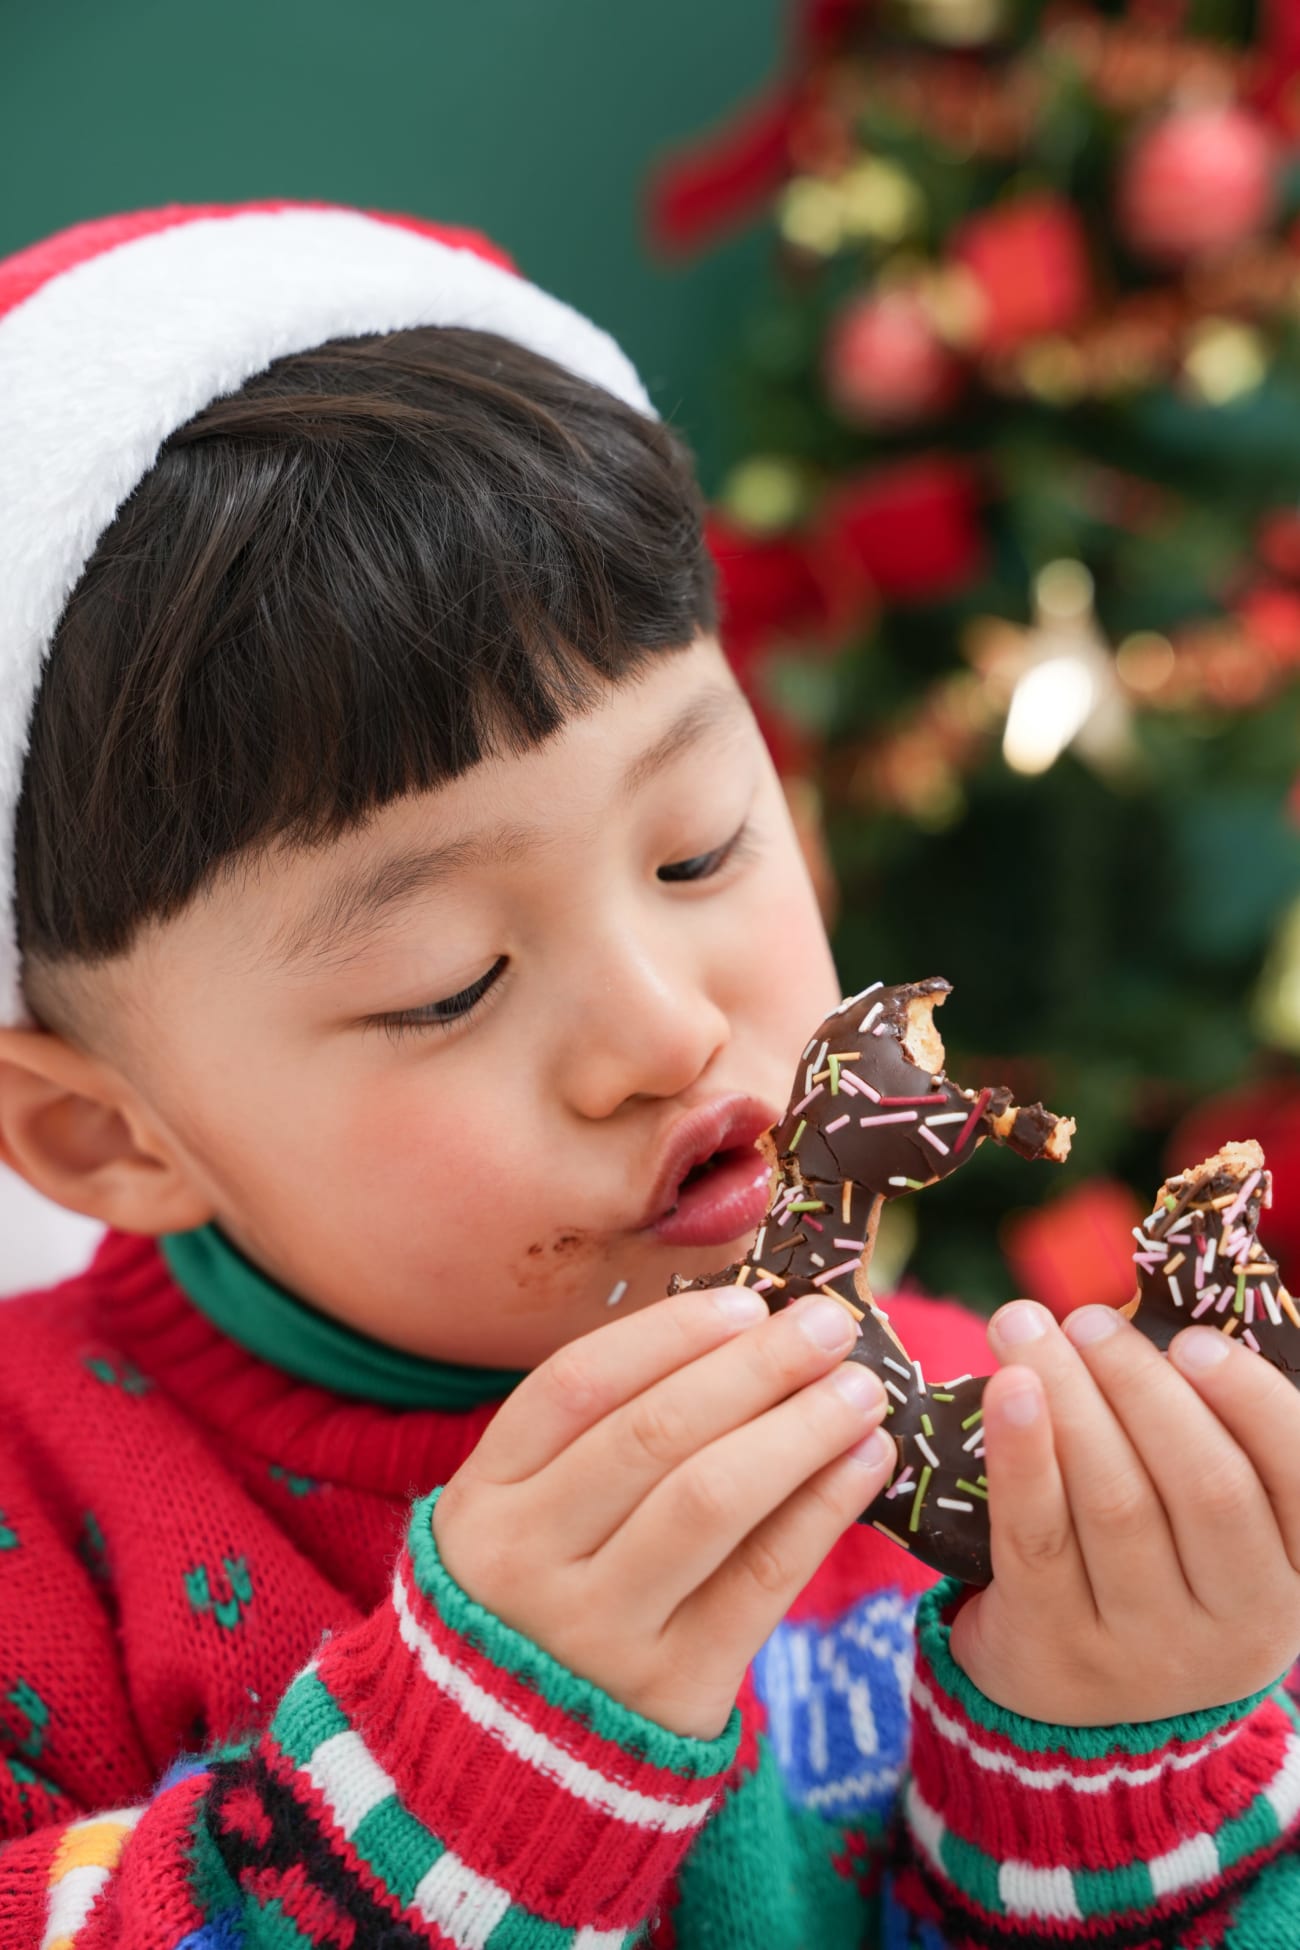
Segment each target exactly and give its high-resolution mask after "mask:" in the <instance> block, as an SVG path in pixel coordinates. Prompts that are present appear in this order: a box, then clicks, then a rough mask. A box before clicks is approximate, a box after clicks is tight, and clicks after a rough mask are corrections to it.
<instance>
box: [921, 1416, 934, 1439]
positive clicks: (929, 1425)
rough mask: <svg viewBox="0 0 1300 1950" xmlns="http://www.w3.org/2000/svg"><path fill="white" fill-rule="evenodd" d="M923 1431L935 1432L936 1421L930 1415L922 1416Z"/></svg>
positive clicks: (931, 1433) (926, 1433)
mask: <svg viewBox="0 0 1300 1950" xmlns="http://www.w3.org/2000/svg"><path fill="white" fill-rule="evenodd" d="M921 1433H922V1434H923V1435H933V1434H934V1423H933V1422H932V1421H931V1420H930V1418H929V1416H928V1415H923V1416H922V1417H921Z"/></svg>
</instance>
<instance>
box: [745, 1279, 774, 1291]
mask: <svg viewBox="0 0 1300 1950" xmlns="http://www.w3.org/2000/svg"><path fill="white" fill-rule="evenodd" d="M771 1285H772V1282H771V1280H755V1281H754V1284H753V1286H751V1288H750V1289H749V1290H750V1292H751V1293H766V1292H767V1290H768V1288H769V1287H770V1286H771Z"/></svg>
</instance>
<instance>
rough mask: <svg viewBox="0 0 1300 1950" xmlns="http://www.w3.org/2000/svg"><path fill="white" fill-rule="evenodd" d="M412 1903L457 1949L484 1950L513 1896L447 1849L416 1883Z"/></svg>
mask: <svg viewBox="0 0 1300 1950" xmlns="http://www.w3.org/2000/svg"><path fill="white" fill-rule="evenodd" d="M411 1906H412V1908H413V1909H415V1910H417V1911H418V1912H419V1914H420V1915H421V1916H423V1917H424V1918H425V1920H426V1922H429V1923H436V1924H437V1926H438V1928H439V1929H440V1930H443V1931H445V1932H446V1934H447V1935H448V1936H449V1937H451V1938H452V1940H453V1941H454V1943H455V1945H456V1950H484V1946H485V1944H486V1943H487V1940H488V1938H489V1936H491V1934H492V1932H493V1930H494V1929H495V1928H496V1926H497V1924H498V1923H499V1922H500V1921H501V1918H502V1917H503V1916H504V1915H505V1913H506V1911H507V1910H508V1909H509V1907H510V1898H509V1896H508V1895H507V1893H506V1891H505V1890H504V1889H499V1888H498V1887H497V1885H496V1883H495V1882H489V1881H488V1880H487V1878H486V1877H485V1876H481V1875H476V1874H475V1872H474V1870H473V1869H471V1868H470V1867H469V1865H468V1863H465V1862H462V1861H461V1859H460V1857H459V1856H458V1855H453V1854H452V1852H451V1850H450V1849H448V1850H447V1851H446V1852H445V1854H443V1855H440V1856H439V1857H438V1860H437V1861H436V1862H435V1863H434V1865H433V1867H432V1868H431V1869H429V1870H428V1871H427V1872H426V1873H425V1874H424V1875H422V1876H421V1878H420V1880H419V1882H418V1883H417V1884H416V1885H415V1894H414V1895H413V1896H412V1898H411Z"/></svg>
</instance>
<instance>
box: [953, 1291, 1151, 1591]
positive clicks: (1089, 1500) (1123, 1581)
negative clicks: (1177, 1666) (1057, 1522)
mask: <svg viewBox="0 0 1300 1950" xmlns="http://www.w3.org/2000/svg"><path fill="white" fill-rule="evenodd" d="M989 1339H990V1341H991V1342H992V1344H993V1346H994V1348H995V1350H996V1351H997V1353H998V1356H999V1359H1001V1360H1006V1361H1013V1362H1015V1363H1017V1364H1023V1365H1024V1366H1026V1367H1030V1368H1032V1369H1033V1370H1034V1372H1035V1374H1037V1376H1038V1378H1039V1380H1040V1381H1041V1382H1042V1384H1043V1387H1044V1389H1045V1391H1046V1394H1047V1406H1048V1413H1049V1414H1050V1416H1051V1422H1052V1439H1053V1443H1054V1446H1055V1451H1056V1461H1057V1466H1058V1468H1059V1469H1060V1472H1061V1480H1062V1482H1063V1483H1064V1485H1065V1496H1066V1501H1067V1503H1068V1504H1069V1506H1070V1517H1071V1520H1072V1522H1073V1524H1074V1529H1075V1533H1076V1536H1077V1538H1078V1545H1079V1550H1080V1552H1081V1553H1082V1557H1083V1562H1084V1565H1085V1567H1086V1569H1087V1574H1088V1585H1089V1588H1090V1590H1091V1591H1092V1594H1093V1598H1094V1600H1095V1602H1096V1605H1097V1607H1098V1609H1099V1610H1100V1611H1101V1612H1103V1613H1104V1614H1105V1615H1107V1616H1109V1617H1112V1618H1122V1617H1124V1616H1126V1615H1127V1614H1128V1613H1129V1612H1130V1611H1131V1610H1132V1609H1133V1608H1134V1606H1135V1605H1139V1604H1143V1603H1145V1602H1147V1598H1148V1596H1149V1593H1150V1590H1151V1586H1152V1583H1153V1582H1157V1583H1159V1584H1160V1585H1161V1588H1162V1589H1166V1590H1168V1591H1170V1592H1173V1591H1185V1590H1186V1585H1185V1581H1184V1578H1183V1573H1182V1566H1181V1565H1180V1563H1179V1561H1178V1553H1177V1551H1176V1550H1175V1549H1174V1540H1173V1536H1172V1533H1171V1532H1170V1529H1169V1525H1168V1522H1167V1521H1166V1518H1165V1513H1164V1510H1163V1508H1162V1507H1161V1503H1160V1499H1159V1497H1158V1496H1157V1495H1156V1491H1155V1486H1154V1484H1153V1483H1152V1481H1151V1478H1150V1477H1149V1476H1148V1475H1147V1472H1146V1470H1145V1468H1144V1467H1143V1464H1142V1460H1141V1458H1140V1456H1139V1455H1138V1453H1137V1451H1136V1450H1135V1449H1134V1447H1133V1444H1132V1443H1131V1442H1130V1441H1129V1439H1128V1436H1127V1435H1126V1434H1125V1432H1124V1430H1123V1429H1122V1428H1121V1426H1120V1423H1119V1421H1118V1419H1117V1418H1116V1416H1115V1415H1114V1413H1113V1412H1112V1410H1111V1409H1110V1407H1109V1406H1108V1405H1107V1403H1106V1400H1105V1398H1104V1396H1103V1395H1102V1393H1101V1390H1100V1389H1099V1388H1098V1386H1097V1384H1096V1382H1095V1381H1094V1380H1093V1378H1092V1376H1091V1375H1090V1374H1089V1373H1088V1370H1087V1368H1086V1367H1085V1366H1084V1364H1083V1362H1082V1360H1081V1359H1080V1357H1079V1355H1078V1354H1077V1353H1076V1351H1075V1349H1074V1348H1072V1347H1071V1346H1070V1343H1069V1342H1068V1341H1067V1340H1066V1338H1065V1336H1064V1334H1063V1333H1062V1332H1061V1330H1060V1328H1059V1327H1058V1326H1057V1324H1056V1322H1055V1321H1054V1320H1053V1319H1052V1316H1051V1315H1050V1314H1049V1313H1048V1311H1047V1309H1046V1308H1045V1307H1039V1306H1036V1305H1035V1303H1034V1302H1033V1301H1032V1300H1016V1301H1013V1302H1012V1303H1011V1305H1010V1306H1007V1307H1003V1308H1002V1309H1001V1310H1000V1311H999V1312H998V1313H996V1314H995V1315H994V1316H993V1319H992V1321H991V1322H990V1324H989Z"/></svg>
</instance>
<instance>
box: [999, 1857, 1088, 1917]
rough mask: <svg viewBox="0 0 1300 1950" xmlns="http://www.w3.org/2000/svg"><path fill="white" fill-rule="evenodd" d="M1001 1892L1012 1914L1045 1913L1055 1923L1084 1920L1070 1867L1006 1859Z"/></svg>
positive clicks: (1037, 1914) (1039, 1914)
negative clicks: (1035, 1864) (1048, 1865)
mask: <svg viewBox="0 0 1300 1950" xmlns="http://www.w3.org/2000/svg"><path fill="white" fill-rule="evenodd" d="M998 1895H999V1896H1000V1897H1001V1898H1002V1901H1003V1903H1004V1904H1005V1906H1006V1910H1007V1914H1008V1915H1009V1916H1046V1917H1050V1918H1051V1919H1052V1921H1053V1922H1056V1923H1081V1922H1082V1921H1083V1912H1082V1911H1081V1910H1080V1908H1079V1904H1078V1899H1077V1897H1076V1896H1075V1893H1074V1878H1073V1876H1072V1875H1071V1874H1070V1871H1069V1870H1068V1869H1035V1868H1034V1867H1032V1865H1031V1864H1030V1863H1028V1862H1003V1863H1002V1864H1001V1866H1000V1867H999V1869H998Z"/></svg>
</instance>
